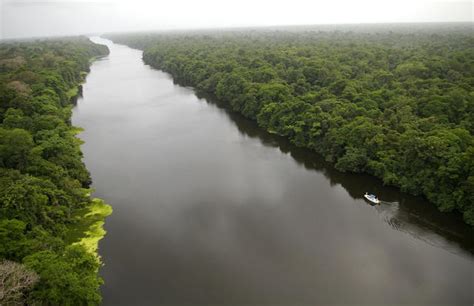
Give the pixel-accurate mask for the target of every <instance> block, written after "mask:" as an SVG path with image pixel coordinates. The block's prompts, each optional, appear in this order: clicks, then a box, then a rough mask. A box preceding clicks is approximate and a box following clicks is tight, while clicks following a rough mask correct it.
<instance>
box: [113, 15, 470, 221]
mask: <svg viewBox="0 0 474 306" xmlns="http://www.w3.org/2000/svg"><path fill="white" fill-rule="evenodd" d="M471 26H472V25H470V24H444V25H443V24H440V25H436V24H428V25H398V26H397V25H384V26H359V27H357V26H354V27H351V26H346V27H342V28H331V27H324V28H304V27H302V28H288V29H285V28H279V29H278V28H277V29H258V30H257V29H253V30H229V31H219V32H217V31H216V32H212V31H207V32H193V33H185V32H175V33H145V34H128V35H111V36H109V37H110V38H111V39H113V40H114V41H115V42H117V43H124V44H127V45H129V46H132V47H135V48H139V49H143V50H144V54H143V59H144V61H145V63H147V64H149V65H151V66H153V67H155V68H158V69H161V70H164V71H166V72H168V73H170V74H171V75H172V76H173V77H174V79H175V80H176V81H177V82H178V83H181V84H184V85H190V86H193V87H194V88H195V89H196V90H197V91H198V92H201V93H206V94H208V95H211V96H215V97H216V98H217V99H219V100H220V101H223V102H225V103H226V104H227V105H228V107H229V108H231V109H232V110H234V111H236V112H239V113H241V114H242V115H244V116H245V117H247V118H251V119H253V120H256V121H257V122H258V124H259V126H261V127H262V128H264V129H266V130H268V131H269V132H271V133H277V134H279V135H283V136H286V137H288V138H289V139H290V140H291V141H292V142H293V143H294V144H295V145H297V146H302V147H306V148H310V149H312V150H315V151H317V152H319V153H320V154H322V155H323V156H324V157H325V158H326V160H328V161H331V162H333V163H334V164H335V167H336V168H337V169H338V170H340V171H351V172H366V173H370V174H372V175H374V176H377V177H379V178H381V179H382V180H383V182H384V183H385V184H387V185H394V186H398V187H400V188H401V190H402V191H404V192H408V193H411V194H414V195H423V196H425V197H426V198H427V199H428V200H429V201H431V202H432V203H434V204H435V205H436V206H437V207H438V208H439V209H440V210H441V211H446V212H448V211H453V210H457V211H459V212H461V213H463V215H464V219H465V221H466V222H467V223H469V224H471V225H474V139H473V131H474V92H473V84H474V35H473V32H472V29H471Z"/></svg>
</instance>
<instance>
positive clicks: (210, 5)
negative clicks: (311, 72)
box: [0, 0, 474, 38]
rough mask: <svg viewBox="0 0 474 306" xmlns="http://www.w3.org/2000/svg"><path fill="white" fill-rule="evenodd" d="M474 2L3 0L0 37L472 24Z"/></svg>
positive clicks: (395, 0)
mask: <svg viewBox="0 0 474 306" xmlns="http://www.w3.org/2000/svg"><path fill="white" fill-rule="evenodd" d="M473 12H474V8H473V2H472V1H471V0H391V1H386V0H231V1H226V0H220V1H218V0H194V1H193V0H169V1H162V0H156V1H152V0H133V1H128V0H92V1H90V0H0V38H12V37H31V36H50V35H69V34H84V33H90V32H110V31H136V30H154V29H156V30H160V29H187V28H209V27H235V26H265V25H300V24H327V23H374V22H433V21H434V22H435V21H473Z"/></svg>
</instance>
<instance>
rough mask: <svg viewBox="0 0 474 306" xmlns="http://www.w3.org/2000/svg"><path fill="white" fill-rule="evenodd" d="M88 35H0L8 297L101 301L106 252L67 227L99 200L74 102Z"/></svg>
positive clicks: (2, 255)
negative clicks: (75, 237) (0, 38)
mask: <svg viewBox="0 0 474 306" xmlns="http://www.w3.org/2000/svg"><path fill="white" fill-rule="evenodd" d="M108 52H109V51H108V48H107V47H105V46H100V45H96V44H94V43H92V42H91V41H90V40H88V39H87V38H65V39H60V40H42V41H30V42H4V43H1V44H0V123H1V124H0V281H1V284H0V304H2V305H10V304H11V305H17V304H38V305H86V304H98V303H100V301H101V296H100V293H99V286H100V284H101V282H102V280H101V278H100V277H98V274H97V273H98V268H99V266H100V260H99V258H98V257H97V256H96V255H95V254H93V253H91V252H89V251H88V250H86V249H85V248H84V247H83V246H82V245H80V244H77V243H76V244H73V243H72V242H73V241H70V239H69V237H68V232H70V231H71V230H72V229H73V228H74V225H75V224H76V223H77V219H78V218H79V217H80V216H78V215H77V212H78V211H80V210H81V209H85V208H86V207H88V205H91V204H92V200H91V198H90V195H89V193H90V191H89V190H88V187H89V185H90V183H91V179H90V176H89V172H88V171H87V169H86V168H85V166H84V164H83V162H82V161H81V159H82V153H81V151H80V148H79V146H80V144H81V143H80V140H79V139H78V138H76V137H75V134H76V132H77V129H75V128H74V127H72V126H71V124H70V118H71V109H72V104H73V103H72V101H73V99H74V96H75V95H77V93H78V86H79V85H80V83H81V82H82V81H83V79H84V75H85V74H86V73H87V72H88V71H89V66H90V63H91V60H92V59H94V58H95V57H98V56H103V55H106V54H108Z"/></svg>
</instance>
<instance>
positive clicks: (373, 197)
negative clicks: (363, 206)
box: [364, 192, 380, 204]
mask: <svg viewBox="0 0 474 306" xmlns="http://www.w3.org/2000/svg"><path fill="white" fill-rule="evenodd" d="M364 198H366V199H367V200H368V201H370V202H372V203H375V204H380V200H379V199H377V197H376V196H375V195H373V194H368V193H367V192H366V193H365V194H364Z"/></svg>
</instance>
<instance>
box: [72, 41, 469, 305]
mask: <svg viewBox="0 0 474 306" xmlns="http://www.w3.org/2000/svg"><path fill="white" fill-rule="evenodd" d="M96 41H98V42H101V43H105V44H108V46H109V47H110V50H111V53H110V56H109V57H108V58H105V59H103V60H101V61H98V62H95V63H94V65H93V66H92V68H91V72H90V74H89V75H88V77H87V82H86V83H85V84H84V88H83V97H82V98H80V99H79V100H78V102H77V107H76V108H75V109H74V114H73V124H75V125H77V126H81V127H83V128H84V129H85V131H84V133H82V134H81V135H80V137H81V138H82V139H83V140H85V143H84V145H83V146H82V150H83V152H84V161H85V163H86V165H87V168H88V169H89V170H90V172H91V176H92V179H93V187H94V188H95V189H96V195H97V196H99V197H101V198H104V199H105V200H106V201H107V202H108V203H111V204H112V205H113V207H114V213H113V214H112V215H111V216H110V217H108V218H107V221H106V224H105V228H106V230H107V235H106V237H105V238H104V239H103V240H102V241H101V242H100V254H101V256H102V258H103V260H104V262H105V266H104V267H103V268H102V269H101V275H102V276H103V278H104V280H105V284H104V286H103V287H102V292H103V296H104V304H105V305H196V304H202V305H229V304H232V305H250V304H252V305H265V304H266V305H276V304H278V305H315V304H334V303H336V304H348V303H358V304H382V303H391V304H406V303H410V304H434V303H441V304H453V303H465V304H469V303H471V302H472V300H473V293H472V275H473V273H474V268H473V256H472V253H473V252H472V249H473V248H472V241H470V239H471V237H472V230H471V229H470V228H469V227H467V226H466V225H465V224H463V223H462V222H461V220H460V218H459V216H458V215H451V214H441V213H440V212H438V211H437V210H436V209H435V208H434V207H433V205H431V204H429V203H427V202H426V201H424V200H423V199H421V198H419V197H412V196H408V195H405V194H403V193H400V192H399V191H398V190H397V189H396V188H391V187H385V186H383V185H382V184H381V182H380V181H379V180H377V179H375V178H373V177H370V176H368V175H357V174H346V173H341V172H338V171H336V170H334V168H333V167H332V166H331V165H329V164H327V163H326V162H324V160H322V159H321V158H320V157H319V156H318V155H316V154H314V153H312V152H310V151H308V150H304V149H301V148H296V147H294V146H292V145H291V144H290V143H288V141H286V140H285V139H283V138H281V137H278V136H275V135H270V134H268V133H265V132H264V131H262V130H261V129H259V128H257V127H256V126H255V124H254V123H253V122H251V121H248V120H246V119H244V118H242V117H241V116H239V115H237V114H235V113H230V112H228V111H226V110H225V109H223V108H222V107H221V106H219V105H217V104H216V103H215V102H212V100H211V99H200V98H198V97H196V95H195V93H194V92H193V91H192V90H191V89H189V88H184V87H181V86H178V85H176V84H173V81H172V79H171V77H170V76H169V75H167V74H165V73H163V72H160V71H157V70H153V69H151V68H150V67H148V66H145V65H143V62H142V60H141V52H140V51H138V50H133V49H130V48H128V47H125V46H119V45H115V44H113V43H111V42H110V41H107V40H101V39H97V40H96ZM366 191H369V192H371V193H375V194H377V195H378V196H379V198H380V199H381V200H383V201H384V202H383V203H382V204H381V205H377V206H371V205H370V204H369V203H368V202H367V201H365V199H364V198H363V194H364V193H365V192H366Z"/></svg>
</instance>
